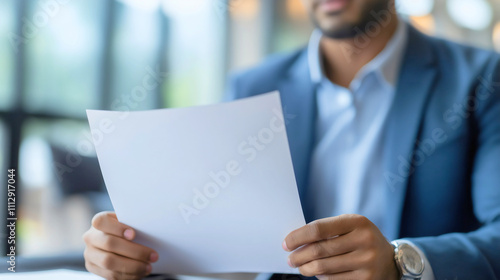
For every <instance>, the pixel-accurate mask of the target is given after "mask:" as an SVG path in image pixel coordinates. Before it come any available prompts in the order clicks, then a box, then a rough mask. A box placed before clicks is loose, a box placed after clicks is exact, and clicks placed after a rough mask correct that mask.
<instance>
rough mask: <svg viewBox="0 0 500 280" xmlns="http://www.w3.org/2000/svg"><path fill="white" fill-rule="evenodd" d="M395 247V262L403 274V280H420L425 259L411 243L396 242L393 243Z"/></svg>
mask: <svg viewBox="0 0 500 280" xmlns="http://www.w3.org/2000/svg"><path fill="white" fill-rule="evenodd" d="M391 244H392V246H393V247H394V261H395V262H396V266H397V267H398V269H399V272H400V273H401V280H420V279H421V278H422V274H423V272H424V258H423V257H422V256H421V255H420V253H419V252H418V251H417V250H416V249H415V248H414V247H413V246H412V245H410V244H409V243H406V242H404V241H400V240H396V241H392V242H391Z"/></svg>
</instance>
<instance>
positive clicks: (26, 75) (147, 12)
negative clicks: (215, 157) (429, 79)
mask: <svg viewBox="0 0 500 280" xmlns="http://www.w3.org/2000/svg"><path fill="white" fill-rule="evenodd" d="M398 9H399V11H400V12H401V14H402V16H403V17H405V18H406V19H408V20H409V21H410V22H412V23H413V24H414V25H415V26H416V27H417V28H419V29H420V30H422V31H423V32H425V33H428V34H434V35H437V36H441V37H446V38H450V39H453V40H456V41H460V42H464V43H467V44H472V45H476V46H479V47H484V48H488V49H496V50H497V51H499V50H500V0H473V1H471V0H401V1H398ZM311 30H312V26H311V24H310V23H309V20H308V16H307V14H306V12H305V11H304V9H303V7H302V5H301V3H300V0H120V1H119V0H0V34H1V40H0V147H1V153H0V170H2V172H3V174H5V175H4V177H3V178H6V174H7V173H6V170H7V168H8V167H15V168H17V169H18V176H17V179H18V181H19V185H18V199H19V200H18V217H19V221H18V225H19V228H18V244H19V247H18V248H19V250H18V253H19V254H21V255H24V256H36V255H38V256H40V255H54V254H60V253H64V252H69V251H79V250H82V249H83V242H82V240H81V235H82V233H83V232H84V231H85V230H87V229H88V227H89V225H90V219H91V217H92V216H93V215H94V213H95V212H96V211H100V210H105V209H111V205H110V202H109V200H108V198H107V196H106V193H105V189H104V187H103V183H102V177H101V175H100V172H99V168H98V165H97V161H96V158H95V153H94V151H93V149H92V145H91V144H90V143H91V142H90V136H89V132H88V124H87V122H86V115H85V110H86V109H114V110H143V109H154V108H164V107H178V106H189V105H197V104H209V103H213V102H216V101H217V100H219V99H220V97H221V95H222V93H223V89H224V85H225V79H226V74H227V73H228V72H230V71H232V70H235V69H241V68H244V67H248V66H251V65H254V64H256V63H258V62H259V61H261V60H262V59H263V58H264V57H265V56H266V55H268V54H270V53H276V52H283V51H288V50H292V49H295V48H298V47H301V46H303V45H304V44H305V43H306V42H307V40H308V38H309V35H310V32H311ZM148 75H149V76H151V77H154V80H155V81H156V83H155V84H152V85H151V84H148V85H145V84H144V83H143V80H144V79H145V77H147V76H148ZM138 172H144V171H141V170H138ZM2 180H3V181H7V180H6V179H5V180H4V179H2ZM138 191H140V186H138ZM5 194H6V191H5V189H3V190H2V192H1V193H0V199H1V203H0V205H1V209H0V214H1V215H2V217H5V215H6V214H5V208H6V207H5V206H4V205H5V201H6V199H5ZM1 230H2V231H4V230H5V228H2V229H1ZM2 233H3V234H4V233H5V232H0V234H2ZM0 236H1V235H0ZM1 246H5V242H3V241H2V243H1ZM3 248H4V249H5V247H3Z"/></svg>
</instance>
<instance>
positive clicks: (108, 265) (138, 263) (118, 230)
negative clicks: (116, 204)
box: [83, 212, 158, 280]
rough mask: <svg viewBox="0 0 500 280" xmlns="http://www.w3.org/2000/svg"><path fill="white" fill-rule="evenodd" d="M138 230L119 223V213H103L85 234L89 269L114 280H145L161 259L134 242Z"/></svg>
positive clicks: (95, 218)
mask: <svg viewBox="0 0 500 280" xmlns="http://www.w3.org/2000/svg"><path fill="white" fill-rule="evenodd" d="M134 238H135V230H134V229H132V228H131V227H129V226H127V225H124V224H122V223H120V222H118V219H117V218H116V215H115V213H113V212H101V213H98V214H96V215H95V216H94V218H93V219H92V226H91V227H90V229H89V230H88V231H87V232H86V233H85V234H84V235H83V240H84V241H85V244H86V245H87V247H86V248H85V252H84V257H85V267H86V268H87V270H88V271H90V272H92V273H94V274H97V275H99V276H101V277H104V278H106V279H108V280H110V279H130V280H132V279H142V278H143V277H145V276H146V275H148V274H150V273H151V269H152V267H151V263H153V262H156V261H157V260H158V253H157V252H155V251H154V250H153V249H151V248H148V247H145V246H142V245H139V244H137V243H134V242H133V240H134Z"/></svg>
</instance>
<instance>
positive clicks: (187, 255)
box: [87, 92, 305, 274]
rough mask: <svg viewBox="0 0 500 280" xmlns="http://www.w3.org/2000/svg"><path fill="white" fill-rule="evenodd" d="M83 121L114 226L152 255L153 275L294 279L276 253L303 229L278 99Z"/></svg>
mask: <svg viewBox="0 0 500 280" xmlns="http://www.w3.org/2000/svg"><path fill="white" fill-rule="evenodd" d="M87 116H88V119H89V123H90V128H91V131H92V135H93V139H94V144H95V147H96V151H97V156H98V159H99V164H100V166H101V170H102V173H103V177H104V181H105V183H106V187H107V189H108V193H109V195H110V198H111V201H112V203H113V207H114V209H115V211H116V214H117V216H118V219H119V220H120V221H121V222H122V223H125V224H127V225H129V226H131V227H133V228H135V229H136V230H137V231H138V238H137V239H136V241H137V242H138V243H141V244H144V245H146V246H149V247H151V248H154V249H155V250H157V251H158V253H159V255H160V259H159V261H158V262H157V263H155V264H154V265H153V272H154V273H170V274H191V273H227V272H276V273H297V272H298V270H296V269H292V268H290V267H289V266H288V265H287V257H288V254H289V253H287V252H285V251H284V250H283V249H282V247H281V246H282V245H281V244H282V242H283V239H284V238H285V236H286V235H287V234H288V233H289V232H291V231H292V230H294V229H296V228H299V227H301V226H303V225H305V220H304V216H303V214H302V208H301V205H300V200H299V195H298V191H297V185H296V182H295V177H294V173H293V166H292V160H291V157H290V151H289V147H288V140H287V136H286V130H285V126H284V120H283V113H282V108H281V102H280V97H279V93H278V92H274V93H268V94H263V95H259V96H255V97H250V98H246V99H241V100H237V101H233V102H227V103H221V104H216V105H209V106H198V107H189V108H179V109H161V110H151V111H140V112H113V111H95V110H88V111H87ZM291 121H293V120H291Z"/></svg>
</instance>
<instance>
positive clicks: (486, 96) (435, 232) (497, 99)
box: [228, 27, 500, 280]
mask: <svg viewBox="0 0 500 280" xmlns="http://www.w3.org/2000/svg"><path fill="white" fill-rule="evenodd" d="M408 40H409V41H408V45H407V49H406V53H405V56H404V59H403V64H402V69H401V72H400V76H399V81H398V83H397V89H396V95H395V99H394V103H393V105H392V108H391V110H390V113H389V117H388V122H387V128H386V129H387V130H386V132H385V136H384V137H385V138H384V146H385V147H384V161H383V162H381V163H380V164H383V165H384V167H385V168H384V170H385V172H384V174H383V175H384V177H385V179H386V183H387V188H386V190H385V193H386V195H387V197H388V198H389V199H388V201H390V209H391V210H390V214H389V215H388V216H387V217H385V218H386V220H387V221H388V224H390V226H391V231H390V233H389V234H388V236H386V237H387V238H388V239H390V240H392V239H397V238H408V239H410V240H411V241H413V242H414V243H415V244H417V245H418V246H420V247H421V248H422V250H423V251H424V252H425V254H426V256H427V258H428V259H429V261H430V263H431V265H432V268H433V270H434V275H435V276H436V279H450V280H451V279H500V57H499V55H498V54H495V53H493V52H488V51H484V50H479V49H474V48H471V47H466V46H462V45H459V44H455V43H452V42H448V41H445V40H441V39H436V38H432V37H428V36H426V35H423V34H421V33H419V32H418V31H416V30H415V29H414V28H412V27H410V31H409V36H408ZM306 53H307V50H300V51H297V52H294V53H292V54H287V55H279V56H274V57H271V58H270V59H268V60H267V61H265V62H264V63H263V64H262V65H260V66H258V67H256V68H253V69H250V70H247V71H244V72H241V73H238V74H235V75H233V77H232V78H231V79H230V83H229V86H228V96H229V97H230V98H233V99H234V98H242V97H248V96H252V95H256V94H261V93H266V92H269V91H274V90H279V91H280V92H281V98H282V104H283V107H284V113H285V117H287V116H288V118H287V125H286V128H287V134H288V138H289V143H290V151H291V155H292V159H293V165H294V169H295V175H296V179H297V184H298V188H299V193H300V195H301V199H302V201H303V202H304V201H305V199H304V197H305V194H306V192H305V190H306V188H307V187H308V186H307V182H308V173H309V172H308V171H309V164H310V160H311V152H312V149H313V143H314V139H313V138H314V135H315V132H314V130H315V114H316V105H315V102H316V100H315V86H314V85H313V84H312V82H311V80H310V75H309V65H308V60H307V55H306ZM303 207H304V214H305V216H306V219H310V218H309V213H310V211H309V210H308V209H310V207H311V205H305V204H304V203H303Z"/></svg>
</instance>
